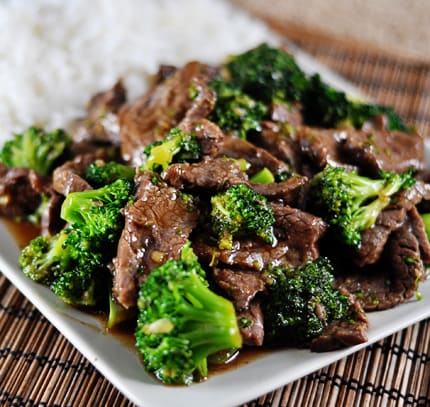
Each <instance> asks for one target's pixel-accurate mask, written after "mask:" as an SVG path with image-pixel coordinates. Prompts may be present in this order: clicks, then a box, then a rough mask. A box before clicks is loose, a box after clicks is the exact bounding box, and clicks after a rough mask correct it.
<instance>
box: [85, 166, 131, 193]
mask: <svg viewBox="0 0 430 407" xmlns="http://www.w3.org/2000/svg"><path fill="white" fill-rule="evenodd" d="M135 174H136V171H135V169H134V168H132V167H129V166H127V165H125V164H121V163H118V162H116V161H108V162H105V161H103V160H97V161H95V162H93V163H91V164H90V165H89V166H88V168H87V170H86V171H85V176H84V178H85V179H86V180H87V181H88V182H89V183H90V184H91V186H93V187H94V188H100V187H103V186H105V185H107V184H111V183H112V182H114V181H116V180H118V179H126V180H128V181H130V182H132V181H133V179H134V176H135Z"/></svg>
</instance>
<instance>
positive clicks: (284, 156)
mask: <svg viewBox="0 0 430 407" xmlns="http://www.w3.org/2000/svg"><path fill="white" fill-rule="evenodd" d="M253 142H255V144H256V145H258V146H259V147H262V148H264V149H266V150H267V151H269V152H270V153H271V154H273V155H274V156H275V157H276V158H278V159H279V160H281V161H284V162H286V163H287V164H288V165H289V166H290V168H291V169H292V170H294V171H296V172H299V170H300V169H301V163H300V157H299V154H298V149H297V145H296V141H295V130H294V129H292V128H285V126H283V125H280V124H279V123H274V122H269V121H265V122H263V123H262V131H261V132H260V133H259V134H258V135H257V136H256V137H255V138H254V139H253Z"/></svg>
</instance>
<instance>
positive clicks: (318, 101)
mask: <svg viewBox="0 0 430 407" xmlns="http://www.w3.org/2000/svg"><path fill="white" fill-rule="evenodd" d="M302 106H303V110H302V111H303V117H304V121H305V122H306V123H307V124H309V125H312V126H319V127H327V128H333V127H348V126H353V127H355V128H357V129H360V128H361V127H362V126H363V124H364V122H366V121H367V120H369V119H371V118H372V117H375V116H377V115H380V114H383V115H385V116H386V118H387V130H390V131H392V130H401V131H410V127H409V126H408V125H407V124H406V123H405V122H404V121H403V120H402V119H401V117H400V116H399V115H398V114H397V113H396V112H395V111H394V110H393V109H392V108H390V107H387V106H382V105H377V104H367V103H362V102H359V101H353V100H350V99H349V98H348V96H347V95H346V94H345V92H342V91H340V90H337V89H335V88H333V87H332V86H330V85H328V84H327V83H325V82H324V81H323V80H322V79H321V77H320V75H319V74H315V75H312V76H311V77H310V78H309V82H308V85H307V87H306V90H305V91H304V92H303V96H302Z"/></svg>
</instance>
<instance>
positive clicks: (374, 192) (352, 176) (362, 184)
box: [310, 166, 415, 248]
mask: <svg viewBox="0 0 430 407" xmlns="http://www.w3.org/2000/svg"><path fill="white" fill-rule="evenodd" d="M414 183H415V179H414V177H413V175H412V172H411V171H407V172H404V173H401V174H397V173H394V172H391V171H381V172H380V176H379V178H377V179H372V178H368V177H365V176H363V175H360V174H358V173H357V171H348V170H346V169H345V168H343V167H333V166H327V167H325V168H324V170H323V171H321V172H320V173H318V174H316V175H315V176H314V178H313V179H312V181H311V191H310V192H311V200H312V201H313V204H314V205H315V208H316V209H317V211H318V212H319V214H320V215H321V216H322V217H323V218H325V220H326V221H327V222H328V223H329V224H331V225H333V226H335V228H336V231H337V232H338V235H339V236H340V237H341V241H343V242H344V243H346V244H347V245H350V246H352V247H354V248H359V247H360V243H361V234H362V232H363V231H364V230H365V229H368V228H370V227H372V226H373V225H374V224H375V222H376V219H377V218H378V216H379V214H380V213H381V212H382V210H383V209H384V208H386V207H387V206H388V205H389V204H390V203H391V202H392V200H393V197H394V195H395V194H397V193H398V192H399V191H401V190H403V189H406V188H409V187H410V186H412V185H414Z"/></svg>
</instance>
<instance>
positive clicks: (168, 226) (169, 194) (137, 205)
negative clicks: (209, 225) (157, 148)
mask: <svg viewBox="0 0 430 407" xmlns="http://www.w3.org/2000/svg"><path fill="white" fill-rule="evenodd" d="M136 183H137V185H138V188H137V192H136V201H135V202H134V203H133V204H132V205H130V206H128V207H127V208H125V210H124V217H125V226H124V230H123V232H122V235H121V237H120V241H119V244H118V252H117V255H116V257H115V258H114V260H113V264H114V278H113V293H114V296H115V298H116V299H117V301H118V302H119V303H120V304H121V305H123V306H124V307H126V308H130V307H133V306H135V305H136V296H137V289H138V284H139V282H141V281H142V280H143V279H144V278H145V276H147V275H148V273H150V271H151V270H152V269H153V268H154V267H157V266H159V265H161V264H163V263H164V262H165V261H166V260H168V259H177V258H178V257H179V255H180V252H181V250H182V248H183V247H184V245H185V243H186V242H187V240H188V237H189V235H190V233H191V231H192V230H193V228H194V227H195V226H196V224H197V220H198V216H199V213H198V210H197V208H194V207H193V208H191V207H190V206H189V204H186V203H185V202H184V201H182V199H181V198H180V194H178V191H177V190H176V189H175V188H172V187H169V186H167V185H166V184H165V183H163V182H162V181H158V182H157V183H155V184H154V183H153V175H152V174H150V173H142V174H140V175H139V176H138V177H137V178H136Z"/></svg>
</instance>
